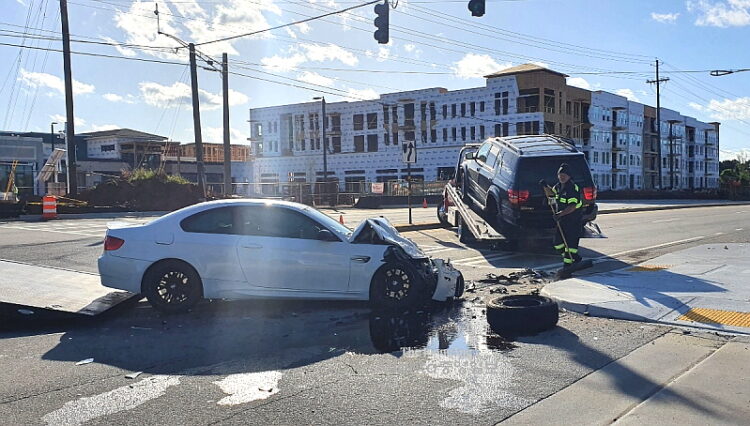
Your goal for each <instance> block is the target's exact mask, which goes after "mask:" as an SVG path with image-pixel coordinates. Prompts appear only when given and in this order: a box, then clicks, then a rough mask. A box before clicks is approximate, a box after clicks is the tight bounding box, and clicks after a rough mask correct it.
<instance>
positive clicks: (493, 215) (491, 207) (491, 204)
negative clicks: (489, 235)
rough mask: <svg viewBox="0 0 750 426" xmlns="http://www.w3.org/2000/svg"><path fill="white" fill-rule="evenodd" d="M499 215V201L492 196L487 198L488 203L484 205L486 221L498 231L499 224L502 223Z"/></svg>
mask: <svg viewBox="0 0 750 426" xmlns="http://www.w3.org/2000/svg"><path fill="white" fill-rule="evenodd" d="M498 215H499V213H498V205H497V200H495V197H494V196H492V195H490V196H489V197H487V201H486V202H485V205H484V216H485V218H484V219H485V220H486V221H487V223H488V224H489V225H490V226H491V227H493V228H495V230H498V229H497V228H498V224H499V223H500V218H499V216H498Z"/></svg>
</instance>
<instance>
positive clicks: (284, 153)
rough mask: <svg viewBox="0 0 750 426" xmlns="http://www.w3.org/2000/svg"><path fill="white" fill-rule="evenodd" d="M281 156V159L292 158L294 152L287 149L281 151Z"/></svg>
mask: <svg viewBox="0 0 750 426" xmlns="http://www.w3.org/2000/svg"><path fill="white" fill-rule="evenodd" d="M281 156H282V157H294V151H292V150H291V149H289V148H284V149H282V150H281Z"/></svg>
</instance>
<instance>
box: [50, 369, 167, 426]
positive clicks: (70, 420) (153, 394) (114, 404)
mask: <svg viewBox="0 0 750 426" xmlns="http://www.w3.org/2000/svg"><path fill="white" fill-rule="evenodd" d="M179 383H180V379H179V378H178V377H177V376H163V375H157V376H152V377H148V378H145V379H143V380H140V381H138V382H136V383H134V384H128V385H125V386H121V387H119V388H116V389H113V390H111V391H109V392H104V393H100V394H98V395H94V396H88V397H83V398H79V399H76V400H75V401H70V402H67V403H65V405H63V406H62V407H61V408H59V409H57V410H55V411H52V412H51V413H48V414H46V415H44V417H42V421H43V422H45V423H46V424H48V425H80V424H83V423H85V422H88V421H90V420H93V419H96V418H99V417H102V416H107V415H110V414H114V413H119V412H120V411H126V410H131V409H133V408H135V407H137V406H139V405H141V404H144V403H146V402H148V401H150V400H152V399H156V398H159V397H160V396H162V395H164V394H165V393H166V392H167V389H168V388H169V387H170V386H175V385H178V384H179Z"/></svg>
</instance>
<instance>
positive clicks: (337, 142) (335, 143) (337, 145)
mask: <svg viewBox="0 0 750 426" xmlns="http://www.w3.org/2000/svg"><path fill="white" fill-rule="evenodd" d="M331 146H332V149H333V152H334V153H337V152H341V137H340V136H334V137H332V138H331Z"/></svg>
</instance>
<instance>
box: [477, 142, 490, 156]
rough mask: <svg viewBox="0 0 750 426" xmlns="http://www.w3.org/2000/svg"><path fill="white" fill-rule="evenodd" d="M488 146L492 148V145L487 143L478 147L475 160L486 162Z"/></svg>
mask: <svg viewBox="0 0 750 426" xmlns="http://www.w3.org/2000/svg"><path fill="white" fill-rule="evenodd" d="M490 146H492V144H491V143H489V142H487V143H485V144H484V145H482V146H481V147H479V151H478V152H477V160H479V161H487V154H489V152H490Z"/></svg>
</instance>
